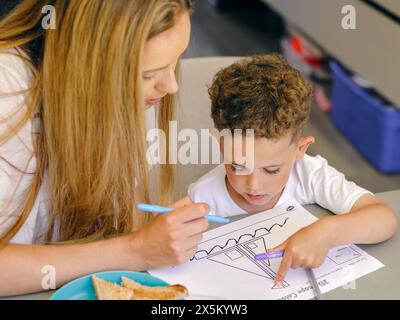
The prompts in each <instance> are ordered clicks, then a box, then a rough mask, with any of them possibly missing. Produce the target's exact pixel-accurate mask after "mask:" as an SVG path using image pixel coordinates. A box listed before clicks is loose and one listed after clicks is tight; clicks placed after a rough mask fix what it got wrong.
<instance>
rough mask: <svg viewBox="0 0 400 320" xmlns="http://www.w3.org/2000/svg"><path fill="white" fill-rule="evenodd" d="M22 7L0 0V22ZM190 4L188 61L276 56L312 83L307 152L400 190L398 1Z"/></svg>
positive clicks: (214, 0) (376, 186)
mask: <svg viewBox="0 0 400 320" xmlns="http://www.w3.org/2000/svg"><path fill="white" fill-rule="evenodd" d="M19 1H20V0H0V18H1V16H4V15H5V14H6V13H7V12H9V11H10V10H11V9H12V8H13V7H14V6H15V4H17V3H18V2H19ZM74 1H79V0H74ZM104 1H109V0H104ZM110 1H111V0H110ZM193 2H194V14H193V16H192V38H191V43H190V46H189V48H188V50H187V51H186V52H185V54H184V58H198V57H211V56H247V55H253V54H267V53H271V52H280V53H281V54H282V55H283V56H284V57H285V58H286V59H287V60H288V61H289V62H290V63H291V64H292V65H294V66H295V67H296V68H297V69H299V70H300V71H301V72H302V73H303V74H304V75H305V76H306V77H307V78H308V79H309V80H310V81H311V82H312V83H313V85H314V91H315V98H314V101H313V103H312V113H311V119H310V122H309V125H308V127H307V128H306V132H305V134H309V135H313V136H315V137H316V143H315V144H314V145H312V146H311V148H310V149H309V153H310V154H311V155H316V154H320V155H322V156H323V157H325V158H326V159H327V160H328V161H329V163H330V164H331V165H332V166H333V167H335V168H336V169H338V170H339V171H341V172H343V173H344V174H345V175H346V176H347V178H348V179H349V180H353V181H355V182H356V183H357V184H359V185H361V186H363V187H365V188H367V189H369V190H371V191H373V192H383V191H389V190H394V189H399V188H400V81H399V77H400V58H399V57H400V0H194V1H193ZM204 90H206V88H204Z"/></svg>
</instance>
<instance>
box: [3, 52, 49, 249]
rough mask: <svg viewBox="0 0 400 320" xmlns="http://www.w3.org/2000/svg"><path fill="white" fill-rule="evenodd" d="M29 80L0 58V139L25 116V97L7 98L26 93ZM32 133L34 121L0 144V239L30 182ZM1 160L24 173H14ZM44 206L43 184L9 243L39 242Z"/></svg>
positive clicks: (20, 65) (9, 58)
mask: <svg viewBox="0 0 400 320" xmlns="http://www.w3.org/2000/svg"><path fill="white" fill-rule="evenodd" d="M9 52H10V53H11V52H14V53H15V52H16V51H15V50H10V51H9ZM31 79H32V74H31V73H30V71H29V68H28V67H27V66H26V65H25V63H24V62H23V60H22V59H20V58H18V57H16V56H15V55H12V54H9V53H1V54H0V135H3V134H4V133H5V132H7V131H8V130H9V129H10V127H11V126H12V125H13V124H15V123H17V122H18V121H19V120H20V119H21V118H22V117H23V116H24V114H25V113H26V105H25V104H24V100H25V95H24V94H18V95H13V96H11V94H13V93H15V92H17V91H20V90H25V89H28V88H29V86H30V82H31ZM36 129H37V128H35V126H34V121H33V120H31V121H28V122H27V123H25V125H24V126H23V127H22V128H21V129H20V130H19V131H18V132H17V133H16V134H15V135H14V136H13V137H11V138H10V139H9V140H8V141H7V142H6V143H4V144H0V156H1V157H0V235H4V234H5V233H6V232H7V231H8V230H9V229H10V227H11V226H13V225H14V224H15V222H16V221H17V220H18V218H19V214H20V210H19V209H20V208H19V207H20V206H21V204H22V203H23V200H24V198H25V191H26V190H27V188H28V187H29V186H30V185H31V183H32V181H33V175H32V174H30V173H31V172H34V171H35V170H36V159H35V157H33V133H34V131H35V130H36ZM2 158H4V159H6V160H7V161H8V162H10V163H11V164H12V165H13V166H15V167H17V168H19V169H20V170H23V171H24V172H26V173H21V172H20V171H18V170H16V169H15V168H13V166H11V165H10V164H9V163H7V161H4V160H3V159H2ZM11 199H13V201H11ZM48 205H49V197H48V192H47V188H46V183H43V184H42V186H41V188H40V190H39V193H38V196H37V198H36V201H35V203H34V205H33V207H32V210H31V212H30V214H29V216H28V218H27V219H26V221H25V223H24V224H23V226H22V227H21V228H20V229H19V231H18V232H17V234H16V235H15V236H14V238H13V239H12V240H11V242H12V243H23V244H31V243H40V242H43V240H44V234H45V232H46V230H47V223H48V222H47V221H48V220H47V217H48V212H49V208H48Z"/></svg>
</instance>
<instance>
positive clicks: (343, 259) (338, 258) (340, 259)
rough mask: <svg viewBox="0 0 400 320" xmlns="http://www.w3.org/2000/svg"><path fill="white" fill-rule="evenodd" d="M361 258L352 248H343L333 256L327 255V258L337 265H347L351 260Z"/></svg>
mask: <svg viewBox="0 0 400 320" xmlns="http://www.w3.org/2000/svg"><path fill="white" fill-rule="evenodd" d="M360 257H361V253H359V252H358V251H357V250H356V249H354V248H352V247H350V246H349V247H343V248H340V249H338V250H335V253H334V255H333V254H328V256H327V258H328V259H329V260H331V261H333V262H334V263H335V264H337V265H341V264H344V263H347V262H349V261H351V260H353V259H357V258H360Z"/></svg>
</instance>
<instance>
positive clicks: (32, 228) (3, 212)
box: [0, 49, 156, 244]
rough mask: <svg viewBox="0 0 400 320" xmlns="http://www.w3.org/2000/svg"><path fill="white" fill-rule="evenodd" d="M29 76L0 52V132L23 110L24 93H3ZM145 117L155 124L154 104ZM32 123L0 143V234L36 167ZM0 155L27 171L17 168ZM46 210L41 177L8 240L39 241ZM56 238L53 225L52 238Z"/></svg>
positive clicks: (18, 62) (20, 62) (15, 88)
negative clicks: (26, 212)
mask: <svg viewBox="0 0 400 320" xmlns="http://www.w3.org/2000/svg"><path fill="white" fill-rule="evenodd" d="M10 52H14V53H16V50H15V49H12V50H10ZM32 78H33V77H32V74H31V72H30V70H29V68H28V66H27V65H26V64H25V63H24V62H23V60H22V59H21V58H19V57H17V56H15V55H11V54H8V53H0V135H2V134H4V133H5V132H7V131H8V130H9V128H10V125H12V124H14V123H17V122H18V120H20V119H21V117H23V116H24V114H25V113H26V105H25V104H24V101H25V95H24V94H19V95H14V96H9V95H7V94H12V93H15V92H17V91H20V90H25V89H27V88H29V87H30V83H31V81H32ZM10 115H12V116H11V117H10ZM145 117H146V128H147V129H150V128H154V127H155V126H156V124H155V122H156V120H155V111H154V108H150V109H148V110H146V112H145ZM36 123H37V122H36V121H35V119H32V120H31V121H28V122H27V123H26V124H25V125H24V126H23V127H22V128H21V129H20V130H19V131H18V132H17V133H16V134H15V135H14V136H13V137H12V138H11V139H9V140H8V141H7V142H6V143H4V144H0V236H2V235H4V234H5V233H6V232H7V231H8V230H9V229H10V228H11V227H12V226H13V225H14V224H15V223H16V221H17V220H18V218H19V216H20V212H21V211H20V210H19V209H20V207H21V204H22V203H23V201H24V198H25V191H26V189H27V188H28V187H29V186H30V185H31V183H32V181H33V175H32V174H29V172H34V171H35V170H36V159H35V157H33V133H34V132H36V131H37V130H39V129H38V127H37V126H36ZM1 157H2V158H5V159H6V160H7V161H8V162H10V163H11V164H12V165H13V166H16V167H17V168H19V169H21V170H23V171H25V172H28V173H21V172H19V171H18V170H16V169H15V168H13V166H11V165H10V164H8V163H7V162H6V161H4V160H2V159H1ZM18 183H19V184H18ZM14 192H15V193H14ZM11 199H12V201H10V200H11ZM49 213H50V195H49V187H48V183H47V179H46V177H45V178H44V182H43V183H42V185H41V187H40V190H39V193H38V195H37V197H36V200H35V203H34V205H33V207H32V210H31V212H30V214H29V216H28V217H27V219H26V221H25V223H24V224H23V225H22V227H21V228H20V229H19V231H18V232H17V234H16V235H15V236H14V237H13V239H12V240H11V241H10V242H11V243H19V244H35V243H43V242H44V241H45V236H46V232H47V229H48V223H49V220H48V218H49ZM57 238H58V233H57V227H56V228H55V233H54V235H53V240H57Z"/></svg>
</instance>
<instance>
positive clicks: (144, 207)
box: [136, 203, 231, 223]
mask: <svg viewBox="0 0 400 320" xmlns="http://www.w3.org/2000/svg"><path fill="white" fill-rule="evenodd" d="M136 208H137V209H139V210H140V211H145V212H152V213H158V214H163V213H167V212H170V211H172V210H174V209H172V208H168V207H161V206H156V205H153V204H146V203H138V204H137V205H136ZM205 218H206V219H207V220H208V221H210V222H218V223H228V222H231V220H230V219H228V218H224V217H218V216H210V215H207V216H205Z"/></svg>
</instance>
